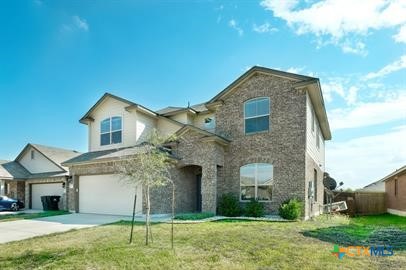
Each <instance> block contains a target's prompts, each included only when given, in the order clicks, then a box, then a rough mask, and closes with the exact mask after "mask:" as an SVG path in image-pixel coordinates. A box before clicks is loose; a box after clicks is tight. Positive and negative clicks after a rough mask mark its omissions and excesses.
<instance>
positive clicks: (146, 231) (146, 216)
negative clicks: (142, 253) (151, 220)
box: [145, 185, 149, 246]
mask: <svg viewBox="0 0 406 270" xmlns="http://www.w3.org/2000/svg"><path fill="white" fill-rule="evenodd" d="M145 196H146V198H147V202H146V203H147V204H146V208H147V209H145V210H146V211H145V245H147V246H148V238H149V236H148V235H149V226H148V217H149V186H148V185H147V190H146V195H145Z"/></svg>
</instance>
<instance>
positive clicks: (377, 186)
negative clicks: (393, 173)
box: [359, 179, 385, 192]
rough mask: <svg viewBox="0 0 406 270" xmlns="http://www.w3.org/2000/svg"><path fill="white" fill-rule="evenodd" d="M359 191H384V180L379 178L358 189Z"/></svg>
mask: <svg viewBox="0 0 406 270" xmlns="http://www.w3.org/2000/svg"><path fill="white" fill-rule="evenodd" d="M359 191H360V192H385V182H384V181H383V180H382V179H381V180H378V181H376V182H373V183H371V184H369V185H366V186H365V187H363V188H361V189H360V190H359Z"/></svg>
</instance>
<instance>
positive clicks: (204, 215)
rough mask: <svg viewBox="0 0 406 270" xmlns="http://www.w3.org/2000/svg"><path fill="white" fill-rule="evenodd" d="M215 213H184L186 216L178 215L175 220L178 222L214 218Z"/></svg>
mask: <svg viewBox="0 0 406 270" xmlns="http://www.w3.org/2000/svg"><path fill="white" fill-rule="evenodd" d="M214 216H215V215H214V213H211V212H202V213H184V214H177V215H176V216H175V219H178V220H199V219H205V218H210V217H214Z"/></svg>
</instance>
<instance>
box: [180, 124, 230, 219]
mask: <svg viewBox="0 0 406 270" xmlns="http://www.w3.org/2000/svg"><path fill="white" fill-rule="evenodd" d="M205 137H206V136H205V135H202V134H199V133H197V132H194V131H188V132H187V133H186V134H183V135H182V136H181V138H179V144H178V145H177V146H176V148H175V149H174V150H175V154H176V155H177V156H178V157H179V158H181V164H182V166H190V165H197V166H200V167H201V168H202V181H201V183H202V184H201V186H202V187H201V188H202V189H201V194H202V211H203V212H213V213H215V212H216V208H217V192H218V186H217V185H218V180H217V175H218V172H217V169H218V168H219V167H221V166H224V147H223V146H220V145H219V144H218V143H216V142H207V141H202V139H204V138H205Z"/></svg>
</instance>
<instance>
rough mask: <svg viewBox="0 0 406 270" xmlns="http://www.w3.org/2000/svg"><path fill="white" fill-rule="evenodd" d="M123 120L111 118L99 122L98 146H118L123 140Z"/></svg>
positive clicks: (115, 117) (117, 117)
mask: <svg viewBox="0 0 406 270" xmlns="http://www.w3.org/2000/svg"><path fill="white" fill-rule="evenodd" d="M122 128H123V120H122V117H121V116H113V117H109V118H106V119H104V120H103V121H101V122H100V145H101V146H103V145H110V144H118V143H121V142H122V140H123V138H122V137H123V130H122Z"/></svg>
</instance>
